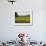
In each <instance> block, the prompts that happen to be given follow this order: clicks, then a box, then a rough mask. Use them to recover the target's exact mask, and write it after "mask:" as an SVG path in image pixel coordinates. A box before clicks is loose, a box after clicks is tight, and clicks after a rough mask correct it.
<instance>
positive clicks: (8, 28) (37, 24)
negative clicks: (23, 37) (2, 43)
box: [0, 0, 46, 41]
mask: <svg viewBox="0 0 46 46" xmlns="http://www.w3.org/2000/svg"><path fill="white" fill-rule="evenodd" d="M19 9H21V10H23V9H29V10H30V9H32V10H33V25H32V26H15V25H14V12H15V11H16V10H19ZM19 32H26V33H28V34H30V35H31V38H32V39H34V40H37V41H40V40H43V41H44V40H46V36H45V35H46V1H45V0H17V2H16V3H14V4H13V5H12V4H11V3H10V2H7V0H0V40H11V39H13V40H14V39H15V38H16V37H17V34H18V33H19Z"/></svg>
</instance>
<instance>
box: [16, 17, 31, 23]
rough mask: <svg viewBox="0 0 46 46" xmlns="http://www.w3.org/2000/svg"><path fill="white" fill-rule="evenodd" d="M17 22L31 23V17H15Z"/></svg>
mask: <svg viewBox="0 0 46 46" xmlns="http://www.w3.org/2000/svg"><path fill="white" fill-rule="evenodd" d="M15 23H30V17H29V16H27V17H22V16H20V17H15Z"/></svg>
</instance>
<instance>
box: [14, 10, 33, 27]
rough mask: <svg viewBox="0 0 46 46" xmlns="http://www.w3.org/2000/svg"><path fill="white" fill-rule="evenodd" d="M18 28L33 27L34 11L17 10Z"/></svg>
mask: <svg viewBox="0 0 46 46" xmlns="http://www.w3.org/2000/svg"><path fill="white" fill-rule="evenodd" d="M14 23H15V25H16V26H32V24H33V11H32V10H23V11H22V10H17V11H15V21H14Z"/></svg>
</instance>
